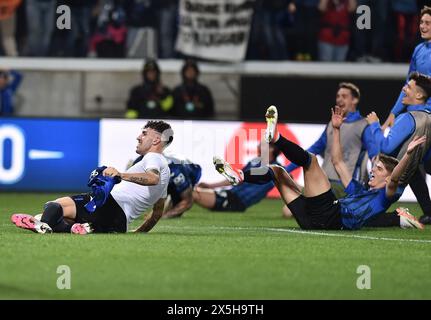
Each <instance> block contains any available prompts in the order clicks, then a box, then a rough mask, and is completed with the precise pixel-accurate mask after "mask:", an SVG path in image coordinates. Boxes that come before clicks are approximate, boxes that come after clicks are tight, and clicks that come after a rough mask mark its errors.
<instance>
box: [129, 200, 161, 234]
mask: <svg viewBox="0 0 431 320" xmlns="http://www.w3.org/2000/svg"><path fill="white" fill-rule="evenodd" d="M165 200H166V198H160V199H159V200H157V202H156V203H155V204H154V206H153V212H152V213H151V214H150V215H149V216H148V217H147V218H146V219H145V221H144V223H143V224H142V225H141V226H140V227H139V228H138V229H136V230H135V232H148V231H150V230H151V229H152V228H153V227H154V226H155V225H156V224H157V222H158V221H159V220H160V218H161V217H162V215H163V208H164V206H165Z"/></svg>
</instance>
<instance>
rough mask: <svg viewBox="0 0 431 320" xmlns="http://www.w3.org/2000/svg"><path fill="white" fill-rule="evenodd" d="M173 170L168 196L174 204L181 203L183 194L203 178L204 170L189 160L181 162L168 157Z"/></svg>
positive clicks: (170, 167)
mask: <svg viewBox="0 0 431 320" xmlns="http://www.w3.org/2000/svg"><path fill="white" fill-rule="evenodd" d="M166 159H167V160H168V163H169V169H170V170H171V177H170V179H169V185H168V194H169V195H170V196H171V199H172V204H173V205H176V204H177V203H178V202H180V201H181V194H182V193H183V192H184V191H185V190H187V189H188V188H193V187H194V186H195V185H196V184H197V183H198V182H199V179H200V178H201V175H202V168H201V166H200V165H198V164H194V163H192V162H190V161H188V160H180V159H177V158H174V157H166Z"/></svg>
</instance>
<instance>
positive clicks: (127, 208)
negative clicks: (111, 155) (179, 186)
mask: <svg viewBox="0 0 431 320" xmlns="http://www.w3.org/2000/svg"><path fill="white" fill-rule="evenodd" d="M151 169H155V170H157V171H158V172H160V182H159V184H157V185H155V186H142V185H139V184H137V183H134V182H129V181H121V182H120V183H119V184H116V185H115V186H114V188H113V189H112V191H111V195H112V197H113V198H114V199H115V201H117V203H118V205H119V206H120V207H121V208H122V209H123V211H124V213H125V214H126V217H127V223H130V222H132V221H133V220H134V219H136V218H138V217H139V216H140V215H142V214H143V213H144V212H145V211H146V210H147V209H148V208H149V207H152V206H153V205H154V204H155V203H156V202H157V200H159V199H160V198H166V197H167V191H168V184H169V177H170V174H171V173H170V170H169V166H168V162H167V161H166V159H165V157H164V156H163V155H162V154H160V153H155V152H149V153H147V154H146V155H145V156H144V157H143V158H142V160H141V161H139V162H138V163H136V164H135V165H133V166H132V167H130V168H129V169H127V171H126V172H127V173H144V172H147V171H149V170H151Z"/></svg>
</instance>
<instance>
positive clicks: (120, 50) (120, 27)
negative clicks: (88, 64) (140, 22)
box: [89, 7, 127, 58]
mask: <svg viewBox="0 0 431 320" xmlns="http://www.w3.org/2000/svg"><path fill="white" fill-rule="evenodd" d="M125 20H126V15H125V13H124V10H123V9H122V8H121V7H115V8H112V9H110V10H109V13H108V17H107V20H105V19H101V20H100V21H99V22H98V27H97V31H96V33H95V34H94V35H93V36H92V37H91V40H90V52H89V56H91V57H94V56H96V55H97V57H99V58H124V57H125V56H126V38H127V28H126V21H125Z"/></svg>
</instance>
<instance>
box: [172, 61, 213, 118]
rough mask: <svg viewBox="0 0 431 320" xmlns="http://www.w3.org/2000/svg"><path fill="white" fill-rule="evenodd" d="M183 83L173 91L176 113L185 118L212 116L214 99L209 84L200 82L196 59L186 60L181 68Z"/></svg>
mask: <svg viewBox="0 0 431 320" xmlns="http://www.w3.org/2000/svg"><path fill="white" fill-rule="evenodd" d="M181 76H182V79H183V83H182V84H180V85H178V86H177V87H176V88H175V89H174V92H173V96H174V113H175V115H176V116H179V117H182V118H184V119H189V118H210V117H212V116H213V115H214V101H213V97H212V94H211V91H210V90H209V89H208V87H207V86H205V85H203V84H201V83H199V81H198V78H199V68H198V65H197V63H196V62H195V61H193V60H190V59H189V60H186V61H185V63H184V66H183V68H182V70H181Z"/></svg>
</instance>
